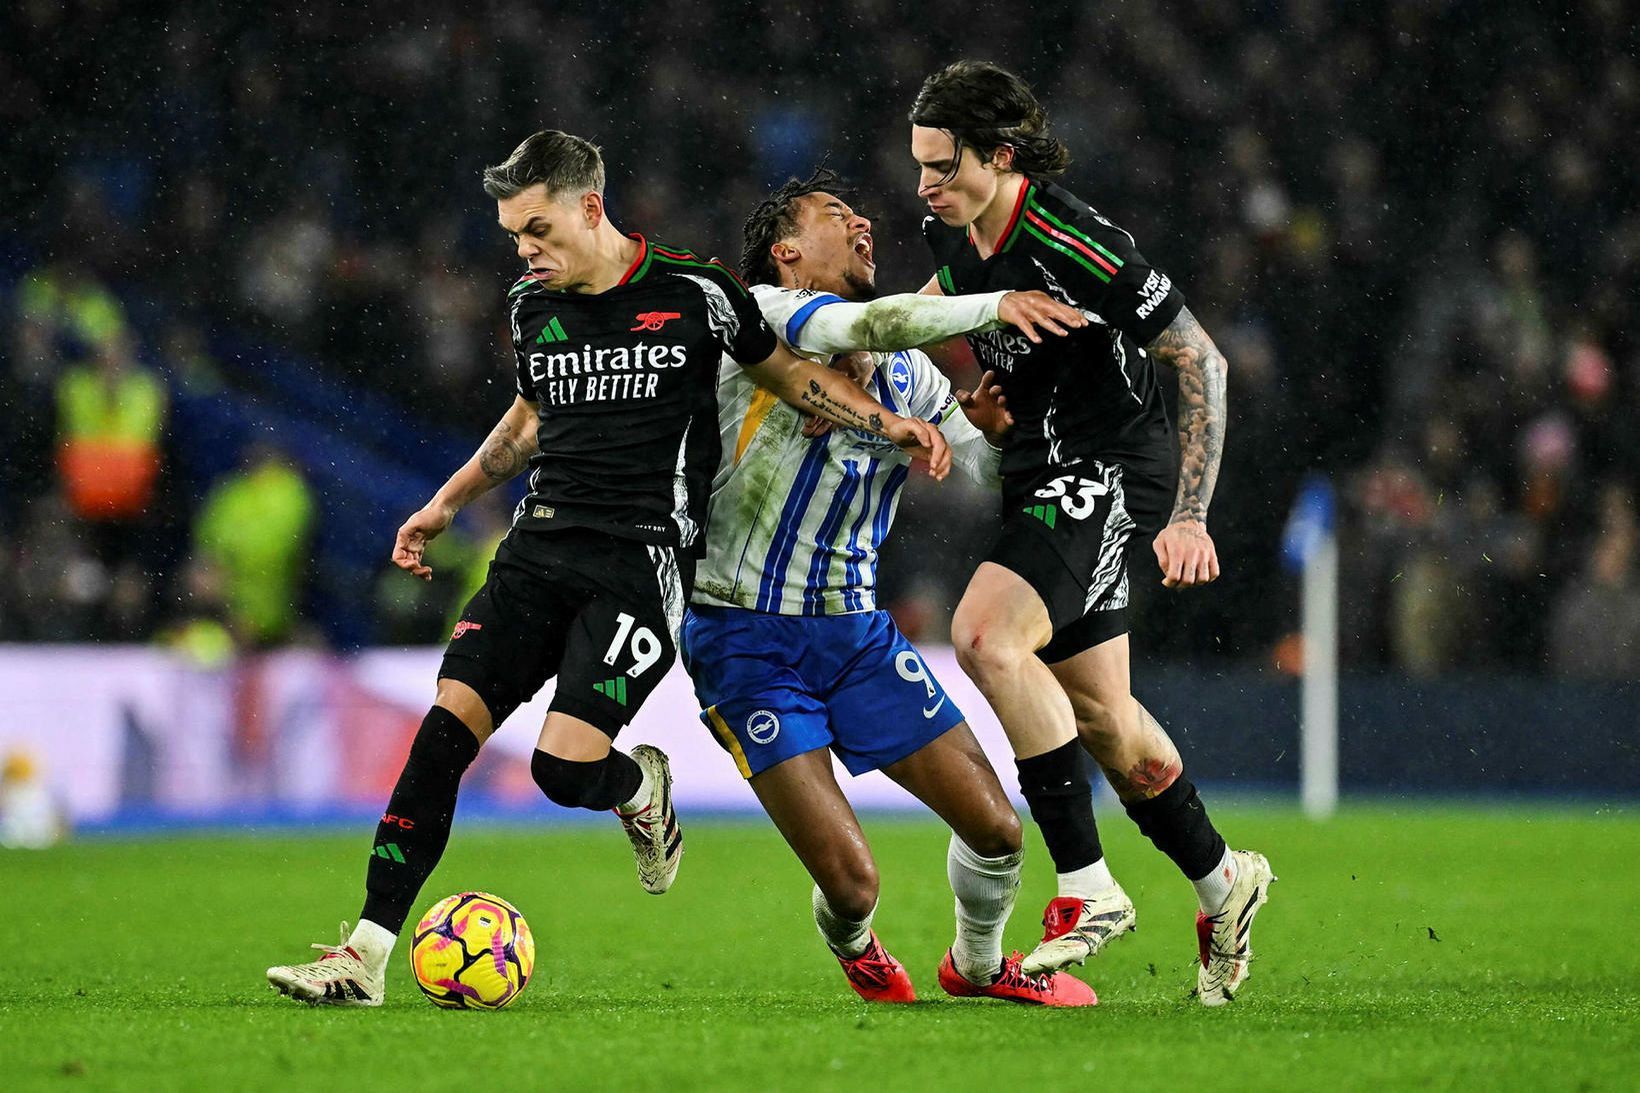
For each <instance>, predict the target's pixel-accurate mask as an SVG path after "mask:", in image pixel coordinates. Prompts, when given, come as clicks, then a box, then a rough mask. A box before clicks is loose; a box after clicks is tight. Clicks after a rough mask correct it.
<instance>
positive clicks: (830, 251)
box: [796, 191, 877, 299]
mask: <svg viewBox="0 0 1640 1093" xmlns="http://www.w3.org/2000/svg"><path fill="white" fill-rule="evenodd" d="M797 225H798V228H797V239H796V242H797V244H798V248H799V250H800V251H801V252H802V255H803V257H802V258H801V259H800V264H799V268H798V271H797V272H798V276H799V280H800V281H801V282H802V283H803V284H805V285H806V286H808V287H812V288H819V289H823V290H825V291H827V292H835V293H837V294H838V295H839V296H845V297H849V298H852V299H860V298H867V299H869V298H870V297H871V296H872V295H874V294H875V292H876V285H877V262H876V260H875V256H874V254H873V251H872V238H871V221H869V220H867V219H866V218H865V217H863V216H861V215H860V214H859V213H857V212H855V211H854V210H853V209H851V208H849V207H848V205H847V204H846V203H845V202H844V201H843V199H842V198H840V197H837V196H835V195H833V194H828V193H825V192H823V191H822V192H819V193H812V194H805V195H803V196H802V197H800V198H798V199H797Z"/></svg>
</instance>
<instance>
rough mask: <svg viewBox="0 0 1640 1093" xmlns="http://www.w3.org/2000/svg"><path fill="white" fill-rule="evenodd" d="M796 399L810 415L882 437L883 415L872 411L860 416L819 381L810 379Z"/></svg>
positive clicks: (828, 386) (859, 413)
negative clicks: (813, 414)
mask: <svg viewBox="0 0 1640 1093" xmlns="http://www.w3.org/2000/svg"><path fill="white" fill-rule="evenodd" d="M798 398H799V399H801V400H802V402H803V405H804V406H806V407H808V409H809V410H810V411H811V412H812V413H816V414H819V415H820V416H821V417H823V418H826V419H827V420H828V421H834V422H836V423H837V424H839V425H847V426H849V427H851V428H854V429H864V430H865V431H866V432H868V433H875V434H877V435H878V436H882V435H883V415H882V414H880V413H878V412H876V411H872V412H870V413H868V414H862V413H861V412H860V411H859V410H857V409H855V408H854V407H853V406H850V405H848V404H847V403H844V402H840V401H838V399H837V396H836V395H835V394H834V393H833V392H832V390H831V387H830V385H825V386H822V385H821V383H820V381H819V380H815V379H811V380H809V382H808V385H807V386H806V387H804V388H803V391H802V393H801V394H800V395H798Z"/></svg>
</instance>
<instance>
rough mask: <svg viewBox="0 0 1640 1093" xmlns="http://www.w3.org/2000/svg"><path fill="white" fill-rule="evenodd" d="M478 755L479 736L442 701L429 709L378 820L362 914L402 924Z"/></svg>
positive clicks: (439, 850)
mask: <svg viewBox="0 0 1640 1093" xmlns="http://www.w3.org/2000/svg"><path fill="white" fill-rule="evenodd" d="M477 755H478V738H477V737H476V736H474V735H473V731H472V730H471V729H469V728H468V727H467V726H466V725H464V724H462V723H461V719H460V718H458V717H457V716H456V715H455V714H453V713H451V712H450V711H449V710H446V709H444V708H443V707H442V706H434V707H433V708H432V709H431V710H429V711H427V716H426V717H425V718H423V719H422V722H421V728H420V730H418V731H417V733H416V739H415V740H414V741H413V742H412V743H411V744H410V757H409V758H408V759H406V760H405V761H404V770H403V771H402V772H401V773H400V774H399V780H398V782H397V784H395V785H394V786H393V796H392V797H391V798H390V799H389V800H388V803H387V813H386V814H385V815H384V816H382V818H381V822H380V823H379V824H377V825H376V843H375V846H374V847H373V848H372V850H371V858H370V868H369V870H368V871H367V873H366V874H365V884H364V886H365V900H364V910H362V911H360V912H359V917H360V918H363V919H369V920H370V921H371V922H374V923H376V924H377V925H378V926H381V927H383V928H384V929H387V930H390V931H392V932H393V933H398V932H399V931H400V930H401V929H403V927H404V920H405V919H406V918H408V917H409V916H410V906H411V904H413V903H414V902H415V900H416V895H417V893H419V892H420V891H421V886H422V885H423V884H426V883H427V878H428V877H430V876H431V875H432V873H433V867H434V866H436V865H437V864H438V860H439V858H440V857H442V856H443V854H444V844H445V843H447V842H449V841H450V820H451V819H452V818H453V817H454V816H455V811H456V790H457V789H458V788H460V786H461V776H462V774H463V773H465V772H466V770H467V768H468V767H469V766H471V765H472V762H473V759H474V758H476V757H477Z"/></svg>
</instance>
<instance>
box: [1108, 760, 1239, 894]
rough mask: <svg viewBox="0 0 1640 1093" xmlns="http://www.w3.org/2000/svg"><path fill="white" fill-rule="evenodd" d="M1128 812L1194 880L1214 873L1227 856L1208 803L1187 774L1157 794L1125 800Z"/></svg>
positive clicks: (1159, 846) (1189, 877) (1147, 836)
mask: <svg viewBox="0 0 1640 1093" xmlns="http://www.w3.org/2000/svg"><path fill="white" fill-rule="evenodd" d="M1124 807H1125V808H1126V809H1127V814H1128V815H1129V816H1131V817H1133V822H1134V823H1136V824H1138V825H1139V830H1140V832H1141V833H1143V834H1144V836H1145V837H1146V838H1148V839H1149V840H1150V841H1151V842H1153V843H1155V844H1156V849H1158V850H1160V851H1161V852H1162V853H1164V854H1166V855H1167V856H1168V857H1170V858H1172V859H1173V864H1174V865H1177V866H1178V867H1179V871H1180V872H1182V873H1183V874H1184V875H1185V876H1186V877H1187V878H1188V879H1190V880H1193V881H1194V880H1200V879H1201V878H1202V877H1205V876H1207V874H1209V873H1211V872H1212V871H1213V870H1214V869H1215V868H1216V867H1217V866H1218V864H1219V862H1220V861H1222V860H1223V858H1224V837H1223V836H1222V835H1220V834H1219V833H1218V829H1216V828H1215V827H1214V826H1213V821H1212V820H1210V819H1208V818H1207V806H1206V805H1204V804H1202V799H1201V798H1200V797H1199V796H1197V794H1196V787H1195V786H1194V785H1192V784H1191V782H1190V779H1188V778H1186V777H1185V776H1184V775H1183V774H1181V775H1179V777H1178V778H1177V779H1176V780H1175V781H1174V783H1173V784H1172V785H1170V786H1168V787H1167V788H1166V789H1164V790H1162V791H1161V792H1160V793H1158V794H1157V795H1156V796H1154V797H1151V798H1150V799H1148V800H1144V801H1133V802H1131V803H1124Z"/></svg>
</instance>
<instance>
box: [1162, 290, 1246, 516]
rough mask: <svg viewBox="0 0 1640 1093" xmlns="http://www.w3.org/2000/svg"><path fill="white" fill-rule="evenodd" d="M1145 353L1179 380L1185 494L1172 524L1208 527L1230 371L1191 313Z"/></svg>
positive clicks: (1174, 323)
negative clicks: (1184, 523) (1163, 364)
mask: <svg viewBox="0 0 1640 1093" xmlns="http://www.w3.org/2000/svg"><path fill="white" fill-rule="evenodd" d="M1145 350H1146V352H1148V353H1149V354H1150V355H1151V356H1152V357H1154V358H1156V359H1158V360H1161V361H1165V362H1166V363H1168V364H1170V365H1172V366H1173V368H1174V370H1175V371H1176V372H1178V374H1179V491H1178V494H1177V496H1176V498H1175V500H1174V503H1173V518H1172V519H1173V521H1174V522H1177V521H1180V520H1191V521H1195V522H1197V523H1203V524H1205V523H1206V522H1207V506H1208V505H1209V504H1210V503H1211V502H1212V500H1213V487H1214V486H1215V485H1216V484H1217V483H1218V480H1219V462H1220V460H1221V459H1222V458H1223V456H1224V427H1225V419H1226V410H1225V389H1226V385H1227V380H1228V372H1229V366H1228V364H1227V363H1226V361H1225V359H1224V354H1223V353H1220V352H1219V347H1218V346H1216V345H1214V344H1213V339H1212V338H1210V337H1208V336H1207V331H1205V330H1203V329H1202V325H1201V323H1199V322H1197V321H1196V317H1195V316H1194V315H1192V314H1191V313H1190V309H1189V308H1188V307H1187V308H1183V309H1182V310H1180V312H1179V314H1178V316H1177V317H1176V318H1175V319H1174V320H1173V321H1172V322H1171V323H1169V324H1168V327H1167V329H1166V330H1164V331H1162V332H1161V334H1159V335H1157V337H1156V340H1155V341H1153V342H1151V343H1150V344H1149V345H1148V346H1146V347H1145Z"/></svg>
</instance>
